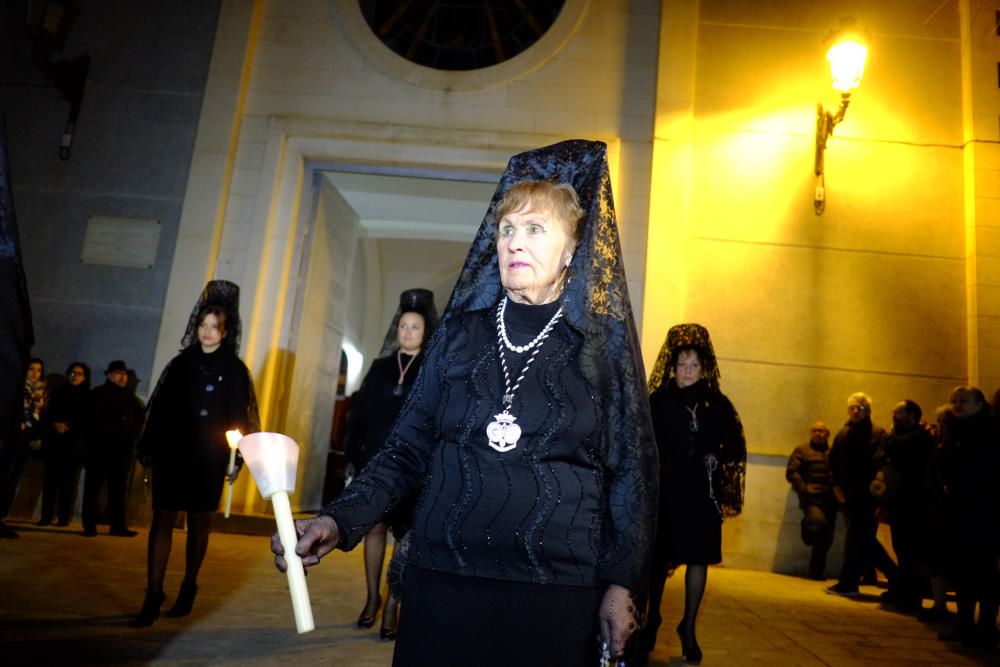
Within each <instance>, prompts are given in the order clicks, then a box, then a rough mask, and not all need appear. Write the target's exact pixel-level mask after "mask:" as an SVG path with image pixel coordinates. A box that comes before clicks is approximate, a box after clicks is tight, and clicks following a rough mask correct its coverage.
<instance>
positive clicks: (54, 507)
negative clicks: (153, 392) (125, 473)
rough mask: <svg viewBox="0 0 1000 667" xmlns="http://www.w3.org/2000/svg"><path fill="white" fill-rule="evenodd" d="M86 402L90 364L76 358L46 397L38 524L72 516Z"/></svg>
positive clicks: (60, 523)
mask: <svg viewBox="0 0 1000 667" xmlns="http://www.w3.org/2000/svg"><path fill="white" fill-rule="evenodd" d="M89 404H90V367H89V366H88V365H87V364H84V363H81V362H79V361H75V362H73V363H72V364H70V365H69V366H68V367H67V368H66V381H65V382H63V383H62V384H60V385H59V386H58V387H56V388H55V389H54V390H53V391H52V398H51V400H50V401H49V406H48V417H49V423H50V424H51V428H50V429H47V431H46V438H45V439H44V440H43V442H42V458H43V459H44V461H45V473H44V478H43V480H44V481H43V482H42V516H41V519H40V520H39V521H38V525H39V526H48V525H49V524H51V523H52V519H53V516H54V517H55V518H56V525H57V526H68V525H69V522H70V520H71V519H72V518H73V508H74V507H75V505H76V489H77V486H78V485H79V481H80V468H81V466H82V464H83V450H84V447H85V446H86V441H85V438H84V430H85V427H86V424H87V418H88V414H87V408H88V406H89Z"/></svg>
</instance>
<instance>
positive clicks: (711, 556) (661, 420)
mask: <svg viewBox="0 0 1000 667" xmlns="http://www.w3.org/2000/svg"><path fill="white" fill-rule="evenodd" d="M649 389H650V396H649V403H650V411H651V412H652V415H653V429H654V431H655V433H656V444H657V447H658V448H659V452H660V514H659V521H658V525H657V534H656V547H655V549H654V552H653V553H654V555H653V567H652V578H651V581H650V597H649V617H648V621H647V624H646V626H645V627H644V628H643V629H642V632H641V634H640V641H639V648H640V649H642V650H644V651H646V652H650V651H652V650H653V646H654V645H655V644H656V631H657V629H658V628H659V626H660V623H661V621H662V618H661V616H660V600H661V599H662V596H663V586H664V584H665V583H666V580H667V577H668V576H669V575H670V573H671V572H672V571H673V569H674V568H676V567H677V566H678V565H681V564H684V565H685V566H686V569H685V572H684V590H685V595H684V617H683V618H682V619H681V622H680V624H679V625H678V626H677V634H678V636H679V637H680V640H681V647H682V649H683V651H684V657H685V658H686V659H687V661H688V662H689V663H694V664H698V663H700V662H701V648H700V647H699V646H698V639H697V637H696V636H695V621H696V619H697V616H698V608H699V606H700V605H701V598H702V595H703V594H704V592H705V582H706V579H707V577H708V566H709V565H711V564H714V563H719V562H721V561H722V520H723V519H724V518H728V517H733V516H736V515H737V514H739V513H740V511H741V510H742V507H743V479H744V474H745V472H746V441H745V440H744V438H743V426H742V425H741V423H740V418H739V415H738V414H737V413H736V408H734V407H733V404H732V403H731V402H730V401H729V399H728V398H726V396H725V394H723V393H722V392H721V391H720V390H719V367H718V363H717V362H716V359H715V351H714V350H713V348H712V341H711V339H710V338H709V335H708V330H707V329H705V327H703V326H701V325H699V324H679V325H677V326H675V327H672V328H671V329H670V331H669V332H667V340H666V343H665V344H664V345H663V348H662V349H661V350H660V355H659V357H658V358H657V360H656V366H654V368H653V373H652V375H651V377H650V379H649Z"/></svg>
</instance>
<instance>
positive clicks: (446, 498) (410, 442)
mask: <svg viewBox="0 0 1000 667" xmlns="http://www.w3.org/2000/svg"><path fill="white" fill-rule="evenodd" d="M606 152H607V148H606V146H605V145H604V144H603V143H600V142H590V141H581V140H576V141H567V142H563V143H560V144H556V145H554V146H549V147H546V148H542V149H539V150H536V151H531V152H529V153H524V154H521V155H516V156H514V157H513V158H512V159H511V161H510V164H509V165H508V167H507V170H506V171H505V173H504V175H503V177H502V178H501V180H500V184H499V186H498V188H497V191H496V194H495V195H494V197H493V200H492V202H491V204H490V207H489V209H488V211H487V213H486V216H485V218H484V220H483V223H482V225H481V226H480V229H479V232H478V234H477V235H476V238H475V240H474V241H473V244H472V248H471V249H470V252H469V255H468V258H467V259H466V263H465V266H464V268H463V270H462V273H461V275H460V278H459V280H458V282H457V284H456V286H455V290H454V291H453V293H452V296H451V299H450V301H449V304H448V307H447V309H446V310H445V312H444V314H443V316H442V321H441V324H440V326H439V327H438V329H437V331H436V332H435V334H434V337H433V338H432V339H431V341H430V343H429V345H428V346H427V347H426V349H425V352H424V353H425V359H424V363H423V366H422V367H421V371H420V375H419V376H418V377H417V380H416V383H415V384H414V387H413V390H412V391H411V392H410V394H409V396H408V397H407V400H406V403H405V404H404V407H403V410H402V412H401V415H400V418H399V421H398V422H397V424H396V427H395V429H394V431H393V433H392V434H391V436H390V440H389V442H388V443H387V445H386V447H385V448H383V450H382V451H381V452H380V453H379V454H378V455H377V456H376V457H375V458H374V459H373V460H372V464H371V465H369V466H367V467H366V468H365V470H364V471H363V473H362V474H361V475H359V477H357V478H355V480H354V482H353V483H352V484H351V485H350V486H349V487H348V488H347V489H346V490H345V492H344V494H343V495H342V496H341V497H340V498H338V499H337V500H335V501H334V502H332V503H331V504H329V505H328V506H327V507H325V508H324V509H323V511H322V514H326V515H329V516H331V517H333V519H334V520H335V521H336V523H337V525H338V527H339V529H340V534H341V541H340V544H339V545H338V546H339V547H340V548H342V549H345V550H347V549H351V548H353V547H354V546H355V545H357V544H358V542H359V541H360V540H361V539H362V538H363V537H364V535H365V534H366V533H367V531H368V530H369V529H370V528H371V527H372V526H373V525H375V524H376V523H377V522H379V521H380V520H382V519H383V518H384V517H385V516H387V515H388V514H389V513H390V512H391V511H392V509H393V508H394V507H395V506H396V505H398V504H400V503H402V502H406V500H407V498H410V497H412V496H413V495H414V494H416V495H418V496H419V500H418V502H417V508H416V512H415V515H414V518H415V521H414V524H413V528H412V529H411V533H410V539H411V547H410V561H409V562H410V563H417V564H418V565H420V566H423V567H429V568H431V569H435V570H439V571H444V572H451V573H456V574H460V575H470V576H482V577H487V578H499V579H511V580H518V581H527V582H534V583H539V584H567V585H602V584H607V583H617V584H620V585H623V586H626V587H627V588H629V589H630V590H631V591H632V593H633V594H634V595H635V596H636V597H637V598H638V599H639V606H640V608H641V607H642V606H643V604H644V602H643V601H644V599H645V593H646V590H645V589H646V581H647V578H648V577H647V570H648V562H649V556H650V552H651V546H652V542H653V537H654V533H655V520H656V508H657V504H658V464H657V453H656V445H655V441H654V438H653V434H652V425H651V421H650V416H649V401H648V397H647V390H646V384H645V379H644V378H645V374H644V369H643V365H642V358H641V354H640V348H639V342H638V336H637V335H636V331H635V325H634V320H633V315H632V308H631V304H630V302H629V297H628V289H627V286H626V282H625V273H624V268H623V265H622V258H621V249H620V247H619V241H618V232H617V223H616V219H615V212H614V202H613V199H612V194H611V183H610V175H609V172H608V164H607V155H606ZM522 180H551V181H555V182H568V183H570V184H572V185H573V187H574V188H575V189H576V191H577V193H578V195H579V197H580V202H581V205H582V207H583V209H584V211H585V219H584V222H583V223H582V225H583V231H582V235H581V239H580V242H579V244H578V246H577V249H576V251H575V253H574V256H573V260H572V262H571V264H570V267H569V270H570V280H569V282H568V284H567V286H566V288H565V290H564V291H563V293H562V295H561V297H560V300H559V304H561V305H562V307H563V318H562V320H561V321H560V322H559V323H558V325H557V326H556V327H555V328H554V329H553V331H552V335H551V340H548V341H546V342H545V343H544V345H543V348H542V351H541V352H540V354H539V357H538V359H537V360H536V362H535V364H534V365H533V366H532V367H531V369H530V372H529V373H528V374H527V376H526V377H525V379H524V382H523V384H522V386H521V388H520V389H519V390H518V398H517V399H516V400H515V402H514V405H513V407H512V412H513V413H514V414H515V415H517V416H518V419H519V422H518V423H519V424H522V428H523V435H522V437H521V440H520V441H519V443H518V445H517V447H516V448H515V449H514V450H512V451H510V452H506V453H500V452H497V451H494V450H492V449H490V447H489V445H488V438H487V436H486V431H485V427H486V424H487V423H488V422H489V421H490V420H491V419H492V418H493V415H494V414H495V413H498V412H500V411H501V410H502V405H501V394H502V393H503V387H504V385H503V380H502V375H501V374H500V371H499V363H498V352H497V338H496V329H495V324H494V322H495V317H496V307H497V304H498V303H499V301H500V299H501V297H502V287H501V284H500V275H499V268H498V265H497V252H496V241H495V230H496V220H495V216H494V210H495V207H496V205H497V202H498V201H499V200H500V198H501V197H502V196H503V194H504V193H505V192H506V190H507V189H508V188H509V187H510V186H512V185H513V184H514V183H516V182H518V181H522ZM535 308H541V309H543V310H541V311H536V310H535ZM544 308H545V306H538V307H526V308H525V309H523V310H522V311H521V312H520V313H518V312H515V311H517V310H518V309H517V308H516V307H515V308H513V309H511V308H510V305H508V315H510V316H511V317H512V320H510V321H508V325H509V328H511V333H512V334H514V333H516V331H514V330H513V325H514V324H518V325H520V326H522V327H524V329H525V330H528V329H532V327H533V325H532V324H531V322H532V321H533V320H534V319H535V318H536V317H538V315H537V314H538V313H539V312H540V313H541V320H542V321H544V319H545V316H546V315H547V314H548V312H547V311H545V310H544ZM539 328H540V327H536V328H534V332H535V333H537V331H538V330H539ZM531 337H532V336H526V337H524V338H521V339H520V340H521V341H526V340H530V338H531ZM515 343H517V341H515ZM524 356H527V355H524ZM511 358H512V359H513V356H512V357H511ZM509 363H510V362H509ZM514 363H515V364H517V363H523V361H515V362H514ZM513 372H514V373H515V374H516V373H517V372H518V371H516V370H515V371H513Z"/></svg>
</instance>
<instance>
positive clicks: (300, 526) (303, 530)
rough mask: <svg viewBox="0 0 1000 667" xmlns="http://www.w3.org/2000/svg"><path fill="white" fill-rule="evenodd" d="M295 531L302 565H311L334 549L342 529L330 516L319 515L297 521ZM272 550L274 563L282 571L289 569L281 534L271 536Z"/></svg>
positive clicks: (297, 552) (296, 549)
mask: <svg viewBox="0 0 1000 667" xmlns="http://www.w3.org/2000/svg"><path fill="white" fill-rule="evenodd" d="M295 533H296V534H297V535H298V537H299V540H298V542H297V543H296V545H295V552H296V554H298V555H299V556H300V558H301V559H302V565H303V566H305V567H311V566H313V565H317V564H318V563H319V560H320V559H321V558H322V557H323V556H325V555H327V554H328V553H330V552H331V551H333V550H334V548H335V547H336V546H337V543H338V542H340V531H339V530H338V529H337V523H336V522H335V521H334V520H333V518H332V517H329V516H322V515H321V516H317V517H313V518H311V519H298V520H296V521H295ZM271 552H272V553H274V565H275V567H277V568H278V570H279V571H280V572H285V571H286V570H287V569H288V564H287V563H286V562H285V548H284V547H283V546H282V544H281V536H280V535H279V534H278V533H275V534H274V535H272V536H271Z"/></svg>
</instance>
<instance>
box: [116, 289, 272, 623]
mask: <svg viewBox="0 0 1000 667" xmlns="http://www.w3.org/2000/svg"><path fill="white" fill-rule="evenodd" d="M239 294H240V293H239V287H238V286H237V285H235V284H233V283H231V282H228V281H225V280H213V281H211V282H210V283H208V285H206V287H205V290H204V291H203V292H202V294H201V298H199V300H198V303H197V304H196V305H195V307H194V310H193V311H192V312H191V317H190V319H189V320H188V325H187V330H186V331H185V332H184V337H183V338H182V339H181V345H182V346H183V349H182V350H181V353H180V354H178V355H177V356H176V357H174V358H173V359H172V360H171V361H170V363H169V364H167V367H166V368H164V369H163V373H162V374H161V375H160V379H159V381H158V382H157V384H156V389H154V390H153V394H152V396H151V397H150V399H149V406H148V407H147V416H146V426H145V428H144V429H143V433H142V436H141V437H140V439H139V457H140V460H141V461H142V464H143V466H144V467H145V468H146V469H147V470H150V471H151V472H152V477H153V522H152V525H151V526H150V528H149V553H148V560H147V588H146V598H145V600H144V601H143V604H142V610H141V611H140V612H139V615H138V616H137V617H136V619H135V620H134V621H133V625H135V626H139V627H143V626H147V625H150V624H152V623H153V621H155V620H156V618H157V617H158V616H159V613H160V605H162V604H163V601H164V598H165V595H164V593H163V579H164V576H165V575H166V570H167V560H168V559H169V557H170V547H171V542H172V538H173V528H174V524H175V523H176V522H177V513H178V512H186V513H187V545H186V551H185V555H186V560H185V567H184V581H183V582H182V583H181V588H180V592H179V593H178V595H177V599H176V600H175V601H174V605H173V607H171V609H170V610H169V611H168V612H167V615H168V616H185V615H187V614H188V613H190V612H191V607H192V605H193V604H194V598H195V595H196V594H197V592H198V585H197V582H198V570H199V569H200V568H201V564H202V561H203V560H204V558H205V552H206V551H207V550H208V535H209V532H210V529H211V521H212V514H213V513H214V512H215V511H216V508H217V507H218V505H219V499H220V497H221V496H222V487H223V482H224V481H225V480H226V479H229V475H228V474H227V468H228V466H229V445H228V444H227V442H226V431H228V430H231V429H239V430H240V431H242V432H243V433H244V434H247V433H253V432H256V431H258V430H259V420H258V416H257V400H256V397H255V395H254V390H253V380H252V379H251V377H250V371H249V370H247V367H246V366H245V365H244V364H243V362H242V361H241V360H240V358H239V357H238V356H237V352H238V350H239V345H240V333H241V327H240V314H239ZM241 465H242V459H241V458H238V461H237V466H236V469H235V471H234V472H233V473H232V479H235V478H236V475H238V474H239V470H240V466H241Z"/></svg>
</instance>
